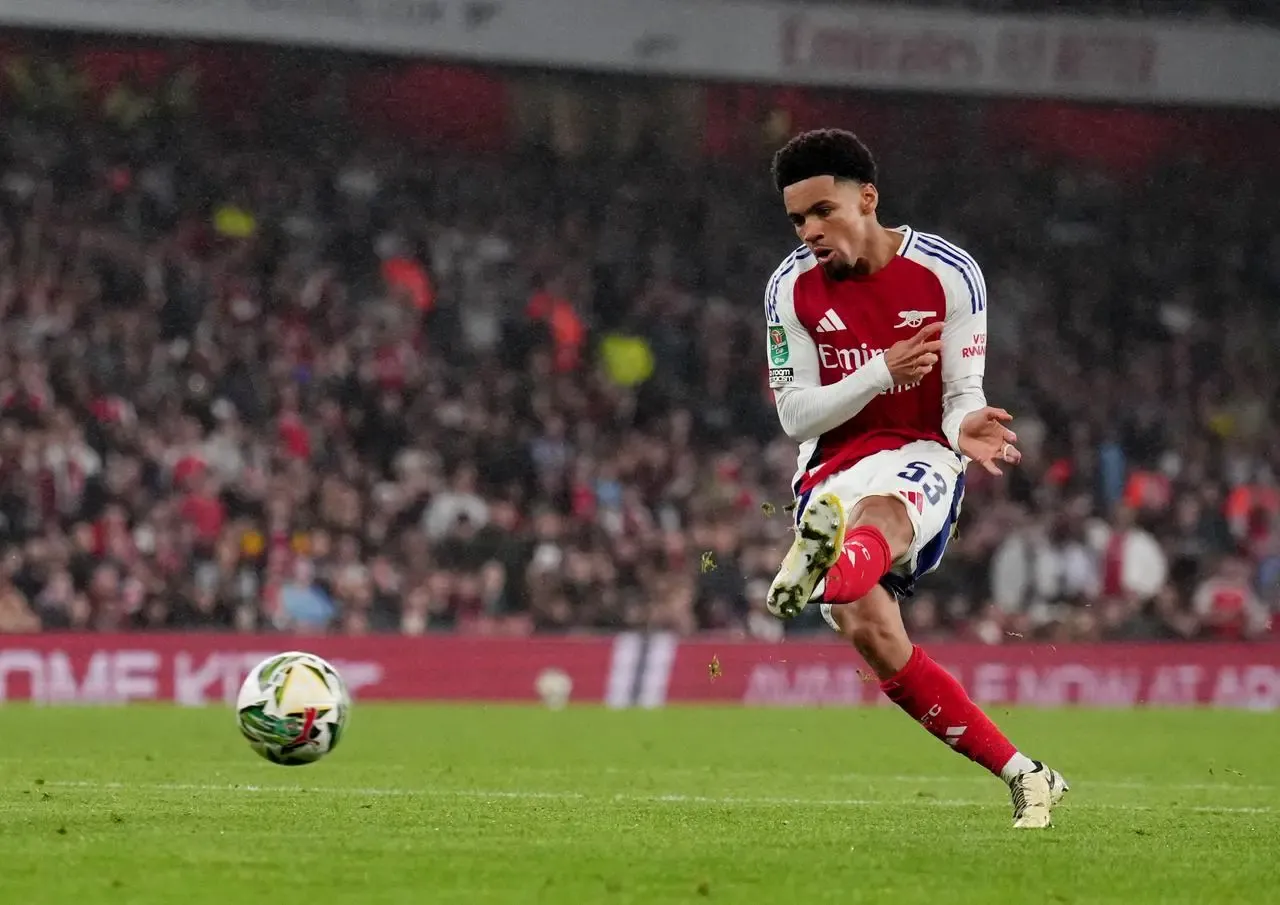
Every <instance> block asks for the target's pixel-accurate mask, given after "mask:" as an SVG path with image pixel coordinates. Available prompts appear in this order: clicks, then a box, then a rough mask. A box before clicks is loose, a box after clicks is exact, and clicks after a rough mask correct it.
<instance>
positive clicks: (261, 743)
mask: <svg viewBox="0 0 1280 905" xmlns="http://www.w3.org/2000/svg"><path fill="white" fill-rule="evenodd" d="M350 713H351V697H350V695H349V694H348V693H347V687H346V684H345V683H344V682H343V681H342V677H341V676H340V675H338V671H337V670H336V669H334V668H333V666H331V665H330V664H329V663H328V662H327V661H325V660H323V659H321V658H320V657H317V656H316V655H315V654H308V653H304V652H302V651H287V652H285V653H282V654H276V655H274V656H271V657H268V658H267V659H265V660H263V661H262V662H261V663H259V664H258V665H257V666H255V667H254V668H253V669H252V670H251V671H250V672H249V675H248V676H247V677H246V678H245V680H244V684H243V685H241V686H240V695H239V697H238V698H237V699H236V722H237V724H238V725H239V727H240V734H241V735H243V736H244V737H245V739H247V740H248V742H249V747H251V748H253V750H254V751H256V752H258V754H260V755H262V756H263V757H265V758H266V759H267V760H269V761H271V762H272V763H273V764H282V765H284V766H288V767H294V766H300V765H302V764H310V763H315V762H316V761H318V760H319V759H320V758H322V757H324V756H325V755H326V754H328V753H329V752H330V751H332V750H333V749H334V748H336V747H337V745H338V742H339V740H340V739H341V738H342V736H343V733H344V732H345V731H346V725H347V719H348V717H349V715H350Z"/></svg>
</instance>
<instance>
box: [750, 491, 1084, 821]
mask: <svg viewBox="0 0 1280 905" xmlns="http://www.w3.org/2000/svg"><path fill="white" fill-rule="evenodd" d="M819 504H820V505H819ZM810 513H812V516H810ZM913 532H914V528H913V527H912V524H911V521H910V519H909V518H908V516H907V514H906V509H905V507H904V505H903V504H902V503H901V502H900V501H899V500H897V499H896V498H892V497H869V498H866V499H864V500H862V501H861V502H859V504H858V505H857V506H856V507H855V508H854V510H853V512H852V513H851V514H850V515H849V516H848V517H846V516H845V514H844V512H843V506H842V505H841V503H840V500H839V499H838V498H836V497H835V496H834V495H830V494H829V495H825V496H823V497H820V498H818V499H817V500H814V501H813V502H812V503H811V504H810V506H809V508H808V509H807V510H806V512H805V513H804V514H802V516H801V519H800V524H799V529H798V531H797V537H796V541H795V543H794V544H793V545H792V549H791V552H789V553H788V555H787V559H786V560H784V562H783V567H782V569H781V570H780V571H779V573H778V577H777V578H775V579H774V584H773V587H771V588H770V591H769V608H770V611H771V612H774V613H775V614H776V615H783V616H786V615H788V613H789V612H790V611H791V610H792V607H791V605H792V604H794V603H795V602H796V601H797V600H801V601H804V602H807V601H808V600H809V598H810V596H812V593H813V590H814V588H816V587H817V585H818V583H819V581H823V582H824V584H825V587H824V588H823V590H822V599H823V601H824V602H823V604H822V609H823V615H824V617H826V618H827V620H828V622H830V623H831V625H832V627H833V628H835V629H836V630H837V631H839V632H840V633H841V634H842V635H844V636H845V637H846V638H848V639H849V640H850V641H851V642H852V643H853V645H854V647H855V648H857V650H858V652H859V653H860V654H861V655H862V657H863V659H864V660H866V661H867V664H868V665H869V666H870V667H871V668H872V669H873V670H874V671H875V672H876V674H877V676H878V677H879V678H880V687H881V690H883V691H884V693H885V694H886V695H887V696H888V698H889V699H890V700H891V701H893V702H894V703H895V704H897V705H898V706H899V707H901V708H902V709H903V710H904V711H906V713H907V714H908V715H910V716H911V718H912V719H914V720H916V721H917V722H918V723H920V724H921V725H922V726H924V728H925V729H926V730H927V731H928V732H929V733H930V734H932V735H933V736H934V737H935V738H937V739H939V740H940V741H942V742H944V743H945V744H947V745H949V746H950V747H951V748H953V749H954V750H955V751H957V752H958V753H960V754H963V755H964V756H965V757H967V758H969V759H970V760H972V761H974V762H975V763H977V764H980V765H981V766H983V767H985V768H986V769H987V770H989V771H990V772H991V773H993V774H995V775H996V776H999V777H1000V778H1001V779H1003V780H1004V781H1005V782H1006V783H1007V784H1008V785H1009V790H1010V796H1011V798H1012V800H1013V820H1014V826H1015V827H1018V828H1042V827H1047V826H1049V825H1050V811H1051V809H1052V808H1053V806H1054V805H1055V804H1057V803H1058V801H1060V800H1061V798H1062V796H1063V794H1065V793H1066V791H1067V784H1066V782H1065V781H1064V780H1063V778H1062V776H1061V775H1059V774H1058V773H1057V772H1055V771H1053V770H1050V769H1049V768H1047V767H1045V766H1044V765H1043V764H1041V763H1039V762H1038V761H1034V760H1032V759H1031V758H1029V757H1027V756H1026V755H1024V754H1022V753H1020V752H1019V751H1018V749H1017V748H1016V747H1014V745H1013V744H1012V743H1011V742H1010V741H1009V740H1008V739H1007V738H1006V737H1005V735H1004V733H1002V732H1001V731H1000V729H999V728H998V727H997V726H996V725H995V723H994V722H992V721H991V719H990V718H989V717H988V716H987V715H986V714H985V713H983V712H982V710H981V708H979V707H978V706H977V705H976V704H974V703H973V701H972V700H971V699H970V698H969V695H968V694H967V693H966V692H965V690H964V688H963V687H962V686H961V685H960V683H959V682H958V681H956V679H955V677H954V676H952V675H951V674H950V673H948V672H947V671H946V670H945V669H943V668H942V667H941V666H939V665H938V664H937V663H935V662H934V661H933V659H932V658H930V657H929V655H928V654H927V653H925V651H924V650H923V649H922V648H920V647H917V646H915V645H913V644H912V643H911V641H910V639H909V638H908V637H907V631H906V627H905V626H904V625H903V623H902V613H901V610H900V609H899V607H898V602H897V600H895V599H894V597H893V595H891V594H890V593H889V592H888V591H887V590H885V589H884V588H883V587H881V586H880V584H879V582H880V579H881V578H883V577H884V576H885V574H886V573H887V572H888V571H889V568H890V566H891V564H892V563H893V562H894V560H895V559H897V558H899V557H901V556H903V555H905V553H906V551H907V550H908V549H909V548H910V545H911V542H912V540H913V539H914V537H913ZM831 546H835V547H836V549H837V551H838V552H837V554H836V556H835V557H834V562H832V561H831V559H832V557H831V556H830V554H829V548H830V547H831ZM799 606H801V607H802V606H803V603H800V604H799ZM794 612H799V607H796V608H795V609H794Z"/></svg>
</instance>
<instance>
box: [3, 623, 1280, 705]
mask: <svg viewBox="0 0 1280 905" xmlns="http://www.w3.org/2000/svg"><path fill="white" fill-rule="evenodd" d="M290 649H300V650H309V651H313V652H314V653H317V654H319V655H321V656H323V657H325V658H327V659H329V660H330V661H331V662H333V663H334V665H335V666H337V668H338V669H339V670H340V671H341V672H342V674H343V676H344V677H345V678H346V680H347V683H348V684H349V685H350V686H351V689H352V692H353V694H354V696H355V697H357V698H358V699H360V700H413V701H534V700H537V698H538V691H537V682H538V678H539V676H541V675H543V674H544V673H545V672H546V671H548V670H559V671H562V672H563V673H565V674H566V675H567V676H568V677H569V679H570V680H571V681H572V683H573V686H572V700H574V701H576V702H579V703H605V704H608V705H610V706H615V707H626V706H642V707H659V706H663V705H665V704H670V703H718V704H742V705H748V706H840V707H845V706H878V705H882V704H883V703H884V698H883V696H882V695H880V693H879V688H878V686H877V684H876V682H875V681H874V680H873V679H871V677H870V676H869V675H868V674H867V672H866V667H865V666H863V665H862V663H861V662H860V661H859V659H858V658H857V657H856V656H855V655H854V654H853V652H852V651H851V650H849V649H848V648H847V647H846V646H845V645H844V644H842V643H840V642H839V641H838V640H836V639H834V638H833V639H830V640H826V639H822V640H811V641H791V642H785V643H782V644H770V643H761V642H744V641H733V640H724V641H712V640H707V639H697V638H695V639H678V638H676V637H674V636H671V635H654V636H647V637H646V636H641V635H636V634H622V635H616V636H608V637H583V638H541V637H538V638H486V637H473V636H462V635H458V636H451V635H433V636H427V637H421V638H407V637H365V638H345V637H306V638H291V637H282V636H244V635H203V634H200V635H144V634H138V635H106V634H103V635H94V634H85V635H79V634H48V635H8V636H0V701H22V700H31V701H37V702H40V703H49V704H54V703H124V702H128V701H172V702H175V703H178V704H184V705H197V704H207V703H217V702H229V701H231V700H234V698H235V694H236V691H237V690H238V689H239V686H240V683H241V681H243V678H244V676H245V674H246V673H247V671H248V670H249V668H250V667H252V666H253V664H255V663H256V662H258V661H259V660H261V659H263V658H265V657H267V656H269V655H271V654H273V653H277V652H279V651H282V650H290ZM929 650H930V653H931V654H932V655H933V657H934V658H935V659H937V660H938V661H939V662H940V663H942V664H943V665H945V666H946V667H947V668H948V669H950V670H951V671H952V672H953V673H955V675H956V676H958V677H959V678H960V680H961V681H962V682H963V683H964V684H965V686H966V687H967V688H968V689H969V691H970V693H971V694H972V695H973V697H974V699H975V700H977V701H978V702H979V703H982V704H1018V705H1023V706H1031V707H1056V706H1069V705H1083V706H1094V707H1135V706H1191V705H1210V706H1215V707H1233V708H1249V709H1261V710H1276V709H1280V644H1276V643H1265V644H1261V643H1260V644H1226V643H1224V644H1096V645H1058V646H1050V645H1010V646H997V647H988V646H983V645H970V644H936V645H931V646H930V647H929ZM713 661H714V662H715V664H716V667H717V668H716V669H712V668H711V664H712V663H713Z"/></svg>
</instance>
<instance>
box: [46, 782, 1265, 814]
mask: <svg viewBox="0 0 1280 905" xmlns="http://www.w3.org/2000/svg"><path fill="white" fill-rule="evenodd" d="M45 785H46V786H48V787H53V788H62V789H85V790H90V791H103V792H106V791H139V792H141V791H153V792H206V793H207V792H222V793H228V792H229V793H232V794H236V793H238V794H244V795H311V794H324V795H345V796H359V797H369V798H374V797H385V798H475V799H508V800H515V801H584V802H585V801H591V802H610V801H612V802H619V803H629V804H693V805H710V806H716V807H780V806H782V807H815V808H841V807H844V808H869V807H882V808H896V807H904V806H913V805H914V806H916V807H928V808H933V807H945V808H974V807H990V806H991V805H993V804H994V803H995V802H994V801H993V800H991V799H986V800H983V801H976V800H970V799H961V798H908V799H884V798H788V797H774V796H763V797H755V796H746V797H744V796H734V795H727V796H713V795H681V794H653V795H633V794H622V793H619V794H616V795H588V794H585V793H582V792H538V791H533V790H522V789H377V788H352V787H347V786H336V787H328V788H325V787H312V788H306V787H304V786H260V785H252V784H243V785H230V784H224V785H214V784H207V785H206V784H201V783H119V782H85V781H64V782H48V783H46V784H45ZM1083 807H1084V808H1085V809H1087V810H1094V809H1106V810H1115V811H1160V810H1173V811H1194V812H1199V813H1208V814H1272V813H1275V810H1274V809H1273V808H1265V807H1262V808H1260V807H1219V806H1216V805H1180V804H1170V805H1144V804H1114V803H1110V802H1088V803H1086V804H1084V805H1083Z"/></svg>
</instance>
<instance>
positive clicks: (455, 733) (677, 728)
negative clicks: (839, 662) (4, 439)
mask: <svg viewBox="0 0 1280 905" xmlns="http://www.w3.org/2000/svg"><path fill="white" fill-rule="evenodd" d="M996 716H997V718H998V719H999V720H1000V721H1001V722H1002V723H1003V724H1004V726H1005V728H1006V729H1007V730H1008V732H1009V733H1010V735H1011V737H1012V738H1013V739H1014V740H1015V742H1017V743H1019V744H1021V745H1022V746H1024V748H1025V749H1026V750H1027V751H1028V753H1030V754H1032V756H1035V757H1041V758H1044V759H1046V760H1049V761H1051V762H1052V763H1053V764H1054V765H1055V766H1056V767H1058V768H1059V769H1060V770H1062V771H1063V772H1064V773H1065V774H1066V775H1067V777H1068V779H1069V780H1070V781H1071V782H1072V786H1073V788H1072V792H1071V793H1070V794H1069V795H1068V796H1067V801H1066V802H1065V803H1064V804H1063V806H1062V807H1061V808H1060V809H1059V810H1058V812H1057V816H1056V826H1055V827H1054V828H1052V829H1050V830H1047V831H1043V832H1025V831H1024V832H1015V831H1014V830H1013V829H1012V828H1011V827H1010V819H1009V810H1008V796H1007V793H1006V791H1005V789H1004V787H1003V785H1001V784H1000V783H998V782H997V781H995V780H994V779H992V778H990V777H988V776H987V775H986V774H984V773H983V772H982V771H981V770H979V769H978V768H977V767H974V766H973V765H971V764H969V763H968V762H967V761H965V760H963V759H962V758H960V757H959V756H957V755H955V754H953V753H952V752H950V751H948V750H947V749H946V748H944V747H943V746H942V745H940V744H938V742H936V741H934V740H933V739H931V738H929V737H928V736H927V735H926V734H925V733H924V731H923V730H921V729H920V728H919V727H918V726H915V725H913V724H912V723H911V721H910V720H908V719H906V718H905V717H904V716H902V715H901V714H900V713H898V712H896V711H894V710H890V709H864V710H836V709H828V710H751V709H667V710H659V711H607V710H602V709H597V708H590V707H581V708H570V709H568V710H565V711H561V712H551V711H546V710H542V709H535V708H519V707H417V706H373V705H359V704H358V705H357V706H356V709H355V711H354V713H353V719H352V722H351V726H350V731H349V734H348V735H347V736H346V738H345V739H344V740H343V742H342V745H341V747H339V748H338V749H337V750H336V751H335V752H334V754H333V755H332V756H330V757H329V758H328V759H327V760H325V761H323V762H321V763H319V764H316V765H312V766H307V767H293V768H289V767H277V766H274V765H272V764H269V763H267V762H266V761H263V760H261V759H259V758H258V757H257V756H256V755H254V754H253V753H252V752H251V751H250V750H249V748H248V747H247V746H246V745H245V744H244V742H243V741H242V740H241V739H240V737H239V736H238V734H237V733H236V731H235V728H234V725H233V721H232V718H231V715H230V713H229V712H228V711H227V710H224V709H195V710H182V709H174V708H164V707H131V708H103V709H60V708H32V707H24V706H5V707H0V853H3V862H2V866H0V902H3V903H14V905H45V903H48V905H55V903H56V905H70V903H76V905H99V903H120V905H148V903H165V905H175V903H181V905H214V903H216V905H241V903H245V905H248V903H259V902H277V901H279V902H313V901H314V902H323V903H325V905H382V903H388V905H389V903H405V905H409V903H414V905H421V903H467V905H489V903H563V905H580V903H597V902H599V903H619V905H621V903H680V902H695V903H696V902H706V901H712V902H729V903H771V905H772V903H792V902H795V903H802V905H816V903H824V902H831V903H837V902H838V903H859V902H876V903H890V905H913V903H929V905H937V903H940V902H945V903H948V905H954V903H974V905H978V903H981V905H992V903H1040V902H1045V903H1094V902H1097V903H1102V902H1114V903H1124V905H1143V903H1153V905H1154V903H1160V905H1171V903H1180V902H1186V903H1197V905H1200V903H1205V902H1212V903H1215V905H1226V903H1232V902H1240V903H1259V902H1277V901H1280V889H1277V883H1278V882H1280V779H1277V774H1276V768H1275V765H1276V761H1277V753H1278V752H1280V716H1276V715H1270V714H1259V713H1228V712H1210V711H1141V712H1120V711H1116V712H1099V711H1080V710H1065V711H1059V712H1029V711H1014V712H998V713H997V714H996Z"/></svg>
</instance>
